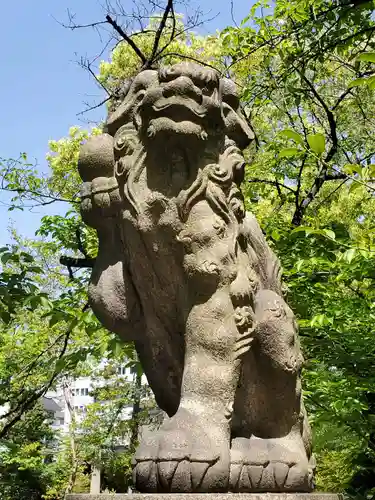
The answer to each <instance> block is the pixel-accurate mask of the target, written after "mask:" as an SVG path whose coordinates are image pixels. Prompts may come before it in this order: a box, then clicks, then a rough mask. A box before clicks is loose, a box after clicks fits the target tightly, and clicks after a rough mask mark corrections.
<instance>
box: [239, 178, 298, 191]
mask: <svg viewBox="0 0 375 500" xmlns="http://www.w3.org/2000/svg"><path fill="white" fill-rule="evenodd" d="M247 182H249V183H260V184H270V185H271V186H275V187H276V188H280V187H282V188H284V189H288V190H289V191H291V192H292V193H295V192H296V191H295V190H294V189H293V188H291V187H290V186H286V185H285V184H283V183H282V182H279V181H271V180H269V179H249V180H248V181H247Z"/></svg>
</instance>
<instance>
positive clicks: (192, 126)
mask: <svg viewBox="0 0 375 500" xmlns="http://www.w3.org/2000/svg"><path fill="white" fill-rule="evenodd" d="M124 126H125V128H126V130H127V135H129V133H130V132H131V131H133V132H134V133H137V135H138V136H139V138H140V139H141V140H142V141H143V142H144V143H147V144H149V145H150V146H151V144H156V143H158V144H159V145H160V144H161V143H165V142H166V141H167V142H169V141H170V140H173V141H177V143H179V144H181V145H185V148H190V147H195V148H198V149H207V147H210V148H212V147H213V148H215V147H217V145H218V144H220V143H223V141H224V138H225V137H227V138H229V139H230V140H232V141H234V143H235V144H236V146H238V147H239V148H240V149H243V148H244V147H246V146H247V145H248V144H249V142H250V141H251V139H252V138H253V134H252V132H251V130H250V128H249V126H248V125H247V123H246V121H245V120H244V118H243V116H242V114H241V112H240V106H239V99H238V96H237V93H236V87H235V84H234V83H233V81H231V80H228V79H226V78H220V76H219V74H218V73H217V71H215V70H214V69H212V68H208V67H204V66H199V65H197V64H192V63H185V62H184V63H179V64H176V65H174V66H170V67H162V68H160V69H159V70H146V71H142V72H141V73H139V74H138V75H137V76H136V77H135V78H134V79H133V81H132V82H131V83H130V85H129V84H128V86H127V88H126V89H125V97H124V98H123V101H122V102H121V103H120V105H119V106H118V107H117V108H116V109H115V110H114V111H113V112H112V113H110V115H109V117H108V119H107V123H106V131H107V132H108V133H109V134H110V135H112V136H116V134H117V135H119V134H118V131H119V129H120V128H121V129H122V131H123V130H124V129H123V127H124ZM150 143H151V144H150Z"/></svg>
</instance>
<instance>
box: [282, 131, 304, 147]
mask: <svg viewBox="0 0 375 500" xmlns="http://www.w3.org/2000/svg"><path fill="white" fill-rule="evenodd" d="M279 136H280V137H286V138H287V139H292V140H293V141H294V142H297V143H298V144H303V137H302V136H301V135H300V134H298V133H297V132H295V131H294V130H291V129H286V130H282V131H281V132H280V133H279Z"/></svg>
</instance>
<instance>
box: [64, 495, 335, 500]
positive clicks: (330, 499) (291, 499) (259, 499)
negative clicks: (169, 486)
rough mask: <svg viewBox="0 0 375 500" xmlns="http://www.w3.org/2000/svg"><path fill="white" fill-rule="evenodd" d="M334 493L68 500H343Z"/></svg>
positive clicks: (71, 499)
mask: <svg viewBox="0 0 375 500" xmlns="http://www.w3.org/2000/svg"><path fill="white" fill-rule="evenodd" d="M342 498H343V497H342V495H339V494H338V495H337V494H333V493H241V494H237V493H209V494H207V493H204V494H200V493H193V494H191V493H168V494H162V493H159V494H149V495H148V494H144V493H143V494H131V495H128V494H126V493H117V494H110V493H103V494H101V495H90V494H76V495H74V494H73V495H68V496H67V500H237V499H238V500H342Z"/></svg>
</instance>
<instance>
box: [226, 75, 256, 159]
mask: <svg viewBox="0 0 375 500" xmlns="http://www.w3.org/2000/svg"><path fill="white" fill-rule="evenodd" d="M220 95H221V102H222V112H223V117H224V123H225V128H226V135H227V136H228V137H229V139H231V140H232V141H234V142H235V143H236V145H237V147H239V148H240V149H245V148H246V147H247V146H248V145H249V144H250V142H251V141H252V140H253V139H254V134H253V132H252V130H251V128H250V126H249V125H248V123H246V120H245V118H244V116H243V115H242V113H241V108H240V100H239V98H238V95H237V88H236V84H235V82H234V81H233V80H230V79H228V78H221V79H220Z"/></svg>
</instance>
